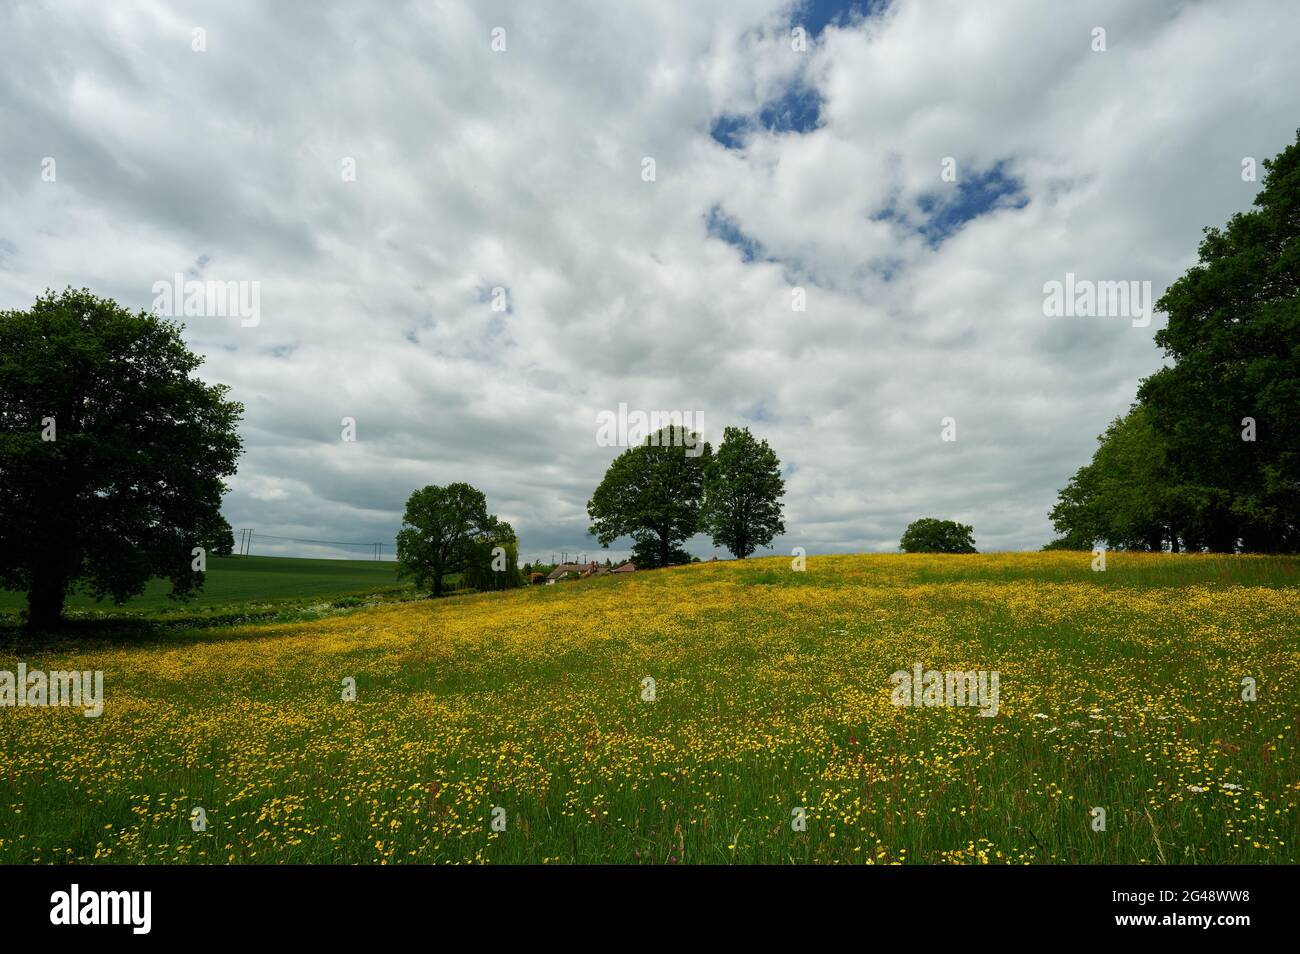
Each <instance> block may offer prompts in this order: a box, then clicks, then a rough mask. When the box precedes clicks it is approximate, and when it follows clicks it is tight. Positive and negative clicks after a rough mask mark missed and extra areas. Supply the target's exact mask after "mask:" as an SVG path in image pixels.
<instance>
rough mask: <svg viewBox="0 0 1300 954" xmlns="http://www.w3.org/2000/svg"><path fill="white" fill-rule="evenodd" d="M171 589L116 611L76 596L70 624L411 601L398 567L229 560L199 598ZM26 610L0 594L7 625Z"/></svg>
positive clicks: (157, 585) (212, 566)
mask: <svg viewBox="0 0 1300 954" xmlns="http://www.w3.org/2000/svg"><path fill="white" fill-rule="evenodd" d="M170 589H171V584H170V583H168V582H167V581H165V580H154V581H152V582H151V583H150V584H149V585H148V586H147V587H145V591H144V593H143V594H141V595H140V596H138V597H136V598H135V599H133V600H128V601H127V603H126V605H124V606H121V607H118V606H116V605H114V603H113V602H112V600H104V601H103V602H96V601H95V600H93V599H91V598H90V597H89V596H85V595H81V594H77V595H74V596H72V597H70V598H69V599H68V602H67V609H68V616H69V617H70V618H72V619H78V618H81V617H91V618H94V617H97V616H105V615H107V616H110V617H118V616H126V617H130V616H142V617H144V618H151V619H153V618H160V619H166V618H173V617H180V618H184V617H191V616H193V617H199V618H202V617H204V616H207V615H210V614H213V613H214V612H220V613H223V614H238V613H239V611H241V610H248V609H250V608H254V607H265V606H266V605H267V604H275V605H284V604H294V603H302V602H309V603H319V602H331V601H338V600H342V599H346V598H349V597H362V596H367V595H379V596H383V597H385V598H388V599H391V598H395V597H399V596H401V595H412V594H413V591H412V590H411V587H410V585H409V584H402V583H399V582H398V579H397V564H396V563H393V562H383V561H375V560H302V559H293V558H289V557H266V556H245V557H240V556H229V557H209V558H208V578H207V582H206V584H205V585H204V588H203V592H202V593H200V594H199V595H198V596H197V597H195V598H194V599H193V600H192V601H190V602H184V603H183V602H180V601H179V600H173V599H169V598H168V596H167V593H168V592H169V591H170ZM26 605H27V598H26V596H25V595H24V594H22V593H18V592H15V591H13V590H0V619H3V618H4V617H8V618H9V620H10V622H12V621H13V620H14V619H15V618H16V615H17V613H18V611H20V610H22V609H24V608H25V607H26Z"/></svg>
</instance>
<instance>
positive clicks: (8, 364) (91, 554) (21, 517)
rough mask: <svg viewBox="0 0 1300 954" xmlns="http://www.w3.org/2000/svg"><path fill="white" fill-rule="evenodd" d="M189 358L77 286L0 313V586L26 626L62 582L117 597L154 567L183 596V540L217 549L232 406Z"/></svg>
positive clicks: (166, 326)
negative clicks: (23, 609) (19, 600)
mask: <svg viewBox="0 0 1300 954" xmlns="http://www.w3.org/2000/svg"><path fill="white" fill-rule="evenodd" d="M202 361H203V359H202V358H200V357H198V356H197V355H195V354H193V353H192V352H191V351H190V350H189V349H188V348H187V347H186V346H185V342H184V341H183V340H182V339H181V328H180V326H179V325H177V324H176V323H174V322H172V321H168V320H166V319H163V318H160V317H158V316H157V315H151V314H148V313H146V312H139V313H137V314H132V313H131V312H130V311H128V310H127V309H125V308H122V307H121V306H119V305H118V304H117V303H116V302H113V301H110V300H108V299H105V298H99V297H96V296H95V295H93V294H91V293H90V292H89V291H87V290H84V289H83V290H80V291H76V290H73V289H67V290H65V291H64V292H62V293H61V294H55V293H54V292H47V293H46V294H45V295H44V296H43V297H42V298H39V299H37V301H36V302H35V304H33V305H32V307H31V308H29V309H27V310H26V311H6V312H0V584H2V585H3V586H4V587H5V588H7V589H17V590H25V591H26V593H27V606H28V617H27V619H28V625H29V626H30V627H31V628H33V629H49V628H51V627H53V626H55V625H56V624H57V623H58V622H59V620H60V619H61V617H62V613H63V605H64V601H65V599H66V597H67V595H68V594H69V593H71V592H74V591H85V592H88V593H90V594H91V595H92V596H94V597H96V598H103V597H111V598H112V599H113V600H114V601H115V602H117V603H122V602H124V601H125V600H126V599H127V598H129V597H131V596H135V595H137V594H139V593H140V592H141V591H142V590H143V589H144V585H145V583H146V582H148V581H149V580H150V579H151V578H154V577H163V578H165V579H167V580H169V581H170V582H171V584H172V595H173V596H176V597H186V596H189V595H191V594H192V593H194V592H195V591H196V590H198V589H199V588H201V587H202V585H203V581H204V574H203V572H201V571H199V570H196V569H195V568H194V567H195V565H196V559H195V555H194V552H193V551H194V548H196V547H198V548H202V549H203V550H204V551H206V552H205V554H204V557H205V558H206V553H222V552H224V553H229V552H230V550H231V548H232V546H233V542H234V541H233V535H232V534H231V531H230V525H229V524H228V523H227V522H226V521H225V519H224V518H223V517H222V516H221V512H220V507H221V498H222V495H223V494H224V493H225V491H226V489H227V488H226V485H225V483H224V482H223V478H224V477H228V476H230V475H231V474H233V473H234V472H235V466H236V463H237V461H238V459H239V454H240V450H241V447H242V445H241V442H240V438H239V435H238V433H237V431H236V427H237V425H238V422H239V419H240V416H241V415H242V413H243V405H241V404H239V403H237V402H234V401H228V400H226V397H225V395H226V393H227V391H228V388H226V386H225V385H221V384H207V383H205V382H203V381H201V380H199V379H198V378H197V377H195V376H194V372H195V371H196V370H197V369H198V367H199V365H200V364H201V363H202ZM198 565H200V566H202V565H203V564H202V563H199V564H198Z"/></svg>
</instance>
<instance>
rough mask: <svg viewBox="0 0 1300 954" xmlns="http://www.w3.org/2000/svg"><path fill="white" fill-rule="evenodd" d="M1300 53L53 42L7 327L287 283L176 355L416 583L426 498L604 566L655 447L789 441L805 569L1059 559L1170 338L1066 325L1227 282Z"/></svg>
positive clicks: (221, 318)
mask: <svg viewBox="0 0 1300 954" xmlns="http://www.w3.org/2000/svg"><path fill="white" fill-rule="evenodd" d="M1099 30H1103V31H1104V34H1102V33H1099V32H1098V31H1099ZM803 37H806V40H805V41H804V42H802V43H801V42H800V41H801V38H803ZM1297 37H1300V6H1298V5H1296V4H1291V3H1278V2H1274V0H1261V2H1238V0H1225V2H1184V3H1178V2H1166V3H1159V2H1147V3H1139V4H1135V3H1132V2H1121V0H1115V2H1070V3H1065V2H1053V3H1045V2H1043V0H1014V2H1013V0H999V2H997V3H988V4H972V3H969V2H967V0H894V2H892V3H882V2H872V3H840V4H826V3H823V2H816V3H810V2H805V3H797V2H796V3H792V2H790V0H744V2H741V0H734V2H726V3H722V2H702V0H689V2H681V3H674V2H667V0H620V2H619V3H617V4H614V3H608V2H595V0H592V2H586V3H583V2H564V3H561V2H540V0H528V2H523V0H520V2H517V3H508V2H502V3H482V2H431V3H411V4H407V5H398V4H392V3H385V4H377V5H375V6H373V7H370V6H365V5H362V4H360V3H339V4H316V3H311V4H306V3H300V4H282V3H278V4H271V3H240V2H221V3H212V4H189V3H169V4H164V3H144V2H141V3H134V2H120V3H112V4H106V3H99V2H87V3H58V4H49V5H46V4H36V3H28V2H24V0H17V2H13V3H6V4H5V5H4V7H3V9H2V10H0V308H22V307H26V306H28V305H30V304H31V302H32V300H33V299H34V298H35V297H36V296H37V295H38V294H40V293H41V292H42V291H43V290H44V289H45V288H47V287H51V288H56V289H58V288H62V287H63V286H65V285H73V286H77V287H81V286H86V287H89V288H91V289H92V290H94V291H96V292H97V293H99V294H102V295H107V296H110V297H113V298H116V299H117V300H118V301H120V302H121V303H123V304H124V305H127V306H129V307H131V308H150V307H153V305H154V304H155V300H156V297H157V296H156V294H155V292H154V285H155V283H156V282H160V281H168V282H170V281H171V280H172V277H173V276H174V275H175V274H177V273H181V274H183V275H185V276H186V278H187V279H189V280H196V281H203V282H209V281H211V282H246V283H250V284H248V285H245V286H243V287H244V288H246V289H250V290H251V289H252V288H253V287H254V286H253V285H252V284H251V283H254V282H255V283H257V285H256V287H257V289H258V294H259V296H260V297H259V309H258V315H257V322H256V324H252V323H251V322H250V321H248V320H241V318H240V316H239V315H238V314H234V315H230V314H227V315H211V314H205V315H201V316H197V317H193V316H192V317H189V318H185V319H183V320H184V321H185V322H186V326H187V327H186V332H185V335H186V339H187V340H188V342H189V343H190V345H191V347H192V348H194V349H195V350H197V351H199V352H200V353H202V354H204V355H205V356H206V358H207V361H206V364H205V365H204V368H203V375H204V377H205V378H207V379H208V380H211V381H221V382H225V383H227V384H229V385H230V386H231V388H232V389H233V395H234V397H235V398H236V399H238V400H240V401H242V402H243V403H244V404H245V405H246V408H247V410H246V414H245V419H244V423H243V436H244V440H245V444H246V451H245V455H244V458H243V461H242V463H241V466H240V471H239V474H238V476H237V477H236V478H234V479H233V481H232V490H231V493H230V494H229V496H228V497H227V500H226V504H225V512H226V515H227V517H228V519H229V520H230V522H231V524H232V525H233V526H235V527H254V528H256V529H257V531H258V532H259V533H265V534H274V535H279V536H283V537H291V538H300V539H309V540H330V541H386V542H388V543H389V549H388V552H389V554H391V541H392V539H393V536H394V534H395V532H396V530H397V528H398V525H399V523H400V519H401V511H402V507H403V505H404V503H405V500H406V497H407V496H408V495H409V493H410V492H411V491H412V490H413V489H414V488H416V487H419V486H422V485H424V484H429V483H439V484H440V483H446V482H449V481H453V480H466V481H469V482H470V483H472V484H474V485H475V486H477V487H479V488H480V489H482V490H483V491H484V492H485V493H486V494H487V497H488V504H489V509H490V510H491V511H492V512H494V513H497V514H498V515H500V516H502V517H503V518H505V519H507V520H509V521H510V522H511V523H512V524H513V526H514V528H515V530H516V531H517V532H518V534H519V536H520V538H521V540H522V547H521V556H522V557H525V558H533V557H537V556H544V557H549V556H550V554H552V553H558V552H560V551H561V550H568V551H569V552H570V554H573V553H576V552H578V551H580V550H582V551H586V552H588V553H591V552H596V551H597V549H598V548H597V546H596V545H595V543H594V541H593V540H592V538H590V537H588V536H587V535H586V530H587V526H588V522H587V517H586V509H585V506H586V501H587V499H588V498H589V496H590V494H591V491H592V490H593V489H594V488H595V486H596V484H597V483H598V482H599V480H600V478H601V476H602V474H603V473H604V469H605V467H606V466H607V465H608V463H609V461H610V460H612V458H613V457H614V456H615V454H616V453H617V452H618V450H619V449H618V448H611V447H603V446H600V445H599V443H598V441H597V428H596V420H597V415H598V414H599V413H600V412H601V411H606V410H608V411H616V410H617V409H618V407H619V405H620V404H626V405H627V406H628V408H629V409H632V410H638V409H639V410H644V411H647V412H649V411H655V410H660V411H683V412H691V413H693V414H696V415H698V416H699V418H700V419H701V420H702V422H703V428H702V430H703V433H704V436H705V437H706V438H707V439H709V440H711V441H713V442H715V443H716V441H717V440H718V439H719V438H720V437H721V434H722V429H723V427H724V426H726V425H728V424H734V425H747V426H749V427H750V428H751V429H752V430H753V431H754V432H755V433H756V434H758V435H760V436H762V437H764V438H766V439H767V440H768V441H769V442H770V443H771V444H772V446H773V448H775V450H776V451H777V453H778V454H779V455H780V457H781V460H782V463H783V465H784V467H785V470H786V479H787V483H786V487H787V494H786V526H787V530H788V532H787V534H786V535H785V537H784V538H782V539H781V540H779V541H777V552H781V553H789V551H790V549H791V548H792V547H794V546H802V547H804V548H805V549H806V550H807V551H808V552H809V553H819V552H842V551H863V550H894V549H896V548H897V544H898V538H899V535H900V533H901V531H902V529H903V527H904V526H905V525H906V524H907V523H908V522H909V521H910V520H912V519H914V518H916V517H920V516H937V517H945V518H953V519H958V520H961V521H962V522H964V523H971V524H973V525H974V527H975V531H976V534H975V535H976V541H977V545H978V546H979V548H980V549H981V550H1018V549H1037V548H1038V547H1039V546H1041V545H1042V544H1043V543H1044V542H1046V541H1047V540H1048V539H1049V538H1050V536H1051V526H1050V522H1049V521H1048V518H1047V511H1048V510H1049V509H1050V507H1051V505H1052V503H1053V501H1054V499H1055V496H1056V492H1057V490H1058V489H1059V488H1060V487H1061V486H1062V485H1063V484H1064V482H1065V481H1066V480H1067V479H1068V478H1069V476H1070V475H1071V474H1072V473H1073V472H1074V470H1075V469H1076V468H1077V467H1078V466H1080V465H1081V464H1083V463H1085V462H1086V461H1087V459H1088V457H1089V456H1090V454H1091V451H1092V449H1093V447H1094V446H1095V438H1096V435H1097V434H1098V433H1099V432H1100V431H1101V430H1103V429H1104V427H1105V425H1106V424H1107V422H1108V421H1109V420H1111V419H1112V418H1114V417H1115V416H1116V415H1118V414H1121V413H1123V412H1124V411H1125V410H1126V409H1127V407H1128V405H1129V402H1130V401H1131V400H1132V399H1133V396H1134V392H1135V388H1136V385H1137V382H1138V379H1139V378H1140V377H1142V376H1143V375H1146V374H1149V373H1150V372H1151V371H1152V370H1154V369H1155V368H1156V367H1158V366H1159V364H1160V362H1161V356H1160V354H1159V352H1158V349H1157V348H1156V347H1155V345H1154V344H1153V342H1152V340H1151V339H1152V335H1153V334H1154V333H1155V331H1156V330H1157V329H1158V328H1159V327H1160V325H1161V324H1162V321H1163V319H1162V318H1161V317H1160V316H1159V315H1156V316H1155V318H1154V320H1153V321H1151V323H1150V324H1149V325H1147V326H1146V327H1141V326H1138V325H1136V324H1135V322H1134V321H1131V320H1129V319H1128V318H1125V317H1091V318H1084V317H1076V318H1050V317H1046V316H1045V314H1044V284H1045V283H1046V282H1050V281H1053V280H1055V281H1064V279H1065V276H1066V274H1067V273H1073V274H1075V275H1076V276H1077V277H1078V278H1081V279H1088V280H1097V281H1150V282H1151V284H1152V287H1153V290H1154V295H1155V296H1156V297H1158V296H1159V295H1160V293H1161V292H1162V291H1163V290H1164V288H1165V287H1166V286H1167V285H1168V284H1169V282H1170V281H1172V280H1173V279H1174V278H1176V277H1177V276H1178V275H1179V274H1180V273H1181V272H1182V271H1183V270H1184V269H1186V268H1187V266H1188V265H1190V264H1192V262H1193V261H1194V260H1195V250H1196V244H1197V241H1198V239H1199V237H1200V230H1201V228H1202V227H1203V226H1205V225H1211V224H1222V222H1223V221H1224V220H1225V219H1226V218H1227V217H1228V216H1229V215H1231V214H1232V213H1233V212H1234V211H1237V210H1240V209H1244V208H1246V207H1247V206H1248V205H1249V203H1250V201H1251V199H1252V198H1253V196H1254V194H1255V192H1256V190H1257V189H1258V182H1253V181H1248V180H1244V179H1243V160H1244V159H1246V158H1247V157H1252V158H1254V159H1257V160H1258V159H1263V158H1265V157H1271V156H1273V155H1275V154H1276V153H1277V152H1278V151H1279V150H1280V149H1281V148H1282V147H1283V146H1285V145H1286V144H1287V143H1288V142H1291V141H1293V140H1294V137H1295V133H1296V128H1297V127H1298V126H1300V56H1297V55H1296V39H1297ZM1103 46H1104V49H1103V48H1101V47H1103ZM801 47H802V48H801ZM50 160H53V162H50ZM945 171H947V172H949V173H950V174H949V175H946V176H945V174H944V173H945ZM1259 171H1260V173H1262V171H1263V170H1262V169H1260V170H1259ZM353 172H354V173H355V174H354V175H353ZM494 290H496V292H495V294H494ZM797 290H802V292H801V293H800V292H798V291H797ZM800 295H802V297H803V300H804V306H805V307H804V310H797V308H796V301H797V299H798V298H799V297H800ZM345 417H350V418H353V419H355V421H356V438H357V439H356V440H355V441H345V440H343V439H342V437H343V433H342V431H343V428H342V426H341V422H342V420H343V418H345ZM945 417H952V418H954V419H955V426H956V438H957V439H956V440H955V441H945V440H943V439H942V430H943V426H942V424H941V421H942V419H943V418H945ZM625 549H626V546H624V549H623V550H620V549H618V548H617V547H616V548H615V549H613V550H612V551H611V554H612V555H615V556H617V555H619V554H620V553H622V552H624V551H625ZM691 549H692V550H693V552H695V553H697V554H698V555H700V556H702V557H705V558H708V557H709V556H711V555H712V553H713V550H712V548H711V546H710V545H709V543H708V542H707V541H706V540H704V539H697V540H695V541H693V543H692V546H691ZM255 552H263V553H271V552H284V553H295V554H303V555H308V554H313V553H319V554H322V555H342V554H343V553H345V552H347V551H345V550H339V549H336V548H326V547H316V546H312V545H307V544H295V543H287V542H277V541H273V540H269V539H268V540H259V541H258V544H257V547H256V548H255ZM602 555H603V554H602Z"/></svg>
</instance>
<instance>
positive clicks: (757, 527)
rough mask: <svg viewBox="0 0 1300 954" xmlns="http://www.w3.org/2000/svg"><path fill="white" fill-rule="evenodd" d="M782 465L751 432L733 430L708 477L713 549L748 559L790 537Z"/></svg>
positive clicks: (705, 525) (705, 518)
mask: <svg viewBox="0 0 1300 954" xmlns="http://www.w3.org/2000/svg"><path fill="white" fill-rule="evenodd" d="M784 493H785V481H784V480H782V479H781V461H780V460H778V459H777V456H776V453H775V452H774V451H773V450H772V448H771V447H769V446H768V444H767V441H758V440H755V439H754V435H753V434H751V433H750V432H749V428H747V427H745V428H739V427H728V428H726V429H725V430H724V431H723V433H722V443H721V444H719V445H718V452H717V454H715V455H714V457H713V461H712V463H711V464H710V465H709V467H708V469H707V470H706V471H705V475H704V508H703V512H702V515H701V517H702V519H701V524H702V529H704V530H706V531H707V532H708V533H709V534H711V535H712V537H713V545H714V546H719V547H726V548H727V549H728V550H730V551H731V552H732V554H733V555H735V556H736V557H738V558H740V559H742V560H743V559H745V557H747V556H749V555H750V554H751V553H753V552H754V551H755V550H756V549H757V548H758V547H767V546H771V544H772V540H773V538H774V537H776V535H777V534H780V533H784V532H785V523H784V522H783V521H782V519H781V496H782V494H784Z"/></svg>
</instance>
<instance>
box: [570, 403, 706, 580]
mask: <svg viewBox="0 0 1300 954" xmlns="http://www.w3.org/2000/svg"><path fill="white" fill-rule="evenodd" d="M712 456H713V451H712V449H711V448H710V447H709V445H708V444H707V443H704V444H703V446H702V447H701V441H700V437H699V435H698V434H695V433H693V432H689V433H688V432H687V431H686V430H685V429H684V428H681V427H675V426H674V427H665V428H662V429H660V430H659V431H657V432H656V433H654V434H652V435H650V436H649V437H647V438H646V440H645V443H644V444H642V445H640V446H638V447H629V448H628V449H627V450H625V451H624V452H623V453H621V454H619V455H618V457H616V458H615V459H614V462H613V463H612V464H610V465H609V470H607V471H606V472H605V477H604V479H603V480H602V481H601V482H600V486H599V487H597V488H596V491H595V493H593V494H592V495H591V499H590V500H589V501H587V513H588V515H589V516H590V517H591V520H592V525H591V529H590V530H589V531H588V532H589V533H591V534H592V535H593V536H595V537H597V538H598V539H599V540H600V545H601V546H603V547H608V546H609V545H610V544H611V543H613V542H614V541H615V540H616V539H618V538H619V537H623V536H630V537H631V538H632V540H633V542H634V544H635V546H634V547H633V553H634V556H633V559H634V560H635V561H636V565H637V567H638V568H642V567H644V568H649V567H656V566H670V565H672V564H674V563H684V562H687V561H688V560H689V559H690V558H689V556H686V557H685V559H683V556H684V553H685V551H683V550H682V548H681V544H682V543H684V542H685V541H686V540H687V539H689V538H690V537H691V536H692V535H693V534H695V532H696V531H697V530H698V529H699V525H700V508H701V505H702V503H703V498H704V473H705V470H706V469H707V468H708V466H709V462H710V460H711V459H712Z"/></svg>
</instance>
